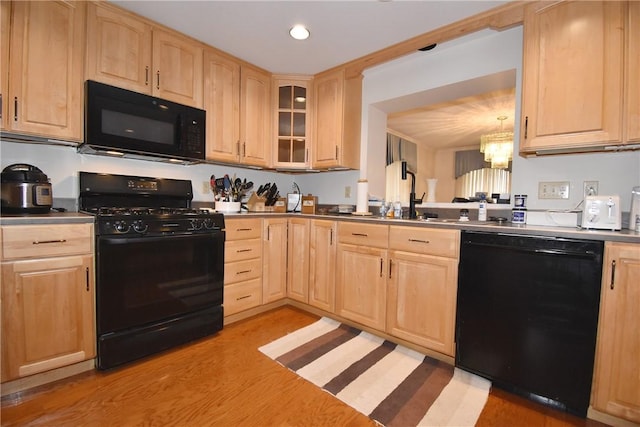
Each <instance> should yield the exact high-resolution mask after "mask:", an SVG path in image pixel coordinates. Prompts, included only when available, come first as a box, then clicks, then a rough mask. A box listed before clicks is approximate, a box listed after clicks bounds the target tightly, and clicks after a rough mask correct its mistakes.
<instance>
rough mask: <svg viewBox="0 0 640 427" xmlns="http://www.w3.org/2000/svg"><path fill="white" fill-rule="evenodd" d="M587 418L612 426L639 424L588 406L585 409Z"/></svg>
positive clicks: (630, 426)
mask: <svg viewBox="0 0 640 427" xmlns="http://www.w3.org/2000/svg"><path fill="white" fill-rule="evenodd" d="M587 418H589V419H592V420H596V421H600V422H601V423H605V424H608V425H610V426H613V427H638V426H640V424H637V423H634V422H632V421H627V420H624V419H622V418H618V417H614V416H613V415H609V414H605V413H604V412H600V411H598V410H596V409H593V408H592V407H591V406H589V409H588V410H587Z"/></svg>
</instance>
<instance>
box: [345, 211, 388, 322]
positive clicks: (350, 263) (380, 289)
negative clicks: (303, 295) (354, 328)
mask: <svg viewBox="0 0 640 427" xmlns="http://www.w3.org/2000/svg"><path fill="white" fill-rule="evenodd" d="M388 239H389V227H388V226H386V225H378V224H361V223H355V222H340V223H339V224H338V249H337V263H336V271H337V276H336V314H337V315H339V316H342V317H344V318H347V319H350V320H353V321H354V322H358V323H360V324H362V325H365V326H369V327H371V328H374V329H378V330H381V331H384V329H385V323H386V311H387V266H388V262H387V244H388Z"/></svg>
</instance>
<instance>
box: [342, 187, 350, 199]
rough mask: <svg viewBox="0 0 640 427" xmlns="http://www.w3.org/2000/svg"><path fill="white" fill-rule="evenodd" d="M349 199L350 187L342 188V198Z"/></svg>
mask: <svg viewBox="0 0 640 427" xmlns="http://www.w3.org/2000/svg"><path fill="white" fill-rule="evenodd" d="M350 197H351V186H350V185H347V186H345V187H344V198H345V199H348V198H350Z"/></svg>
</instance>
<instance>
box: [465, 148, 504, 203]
mask: <svg viewBox="0 0 640 427" xmlns="http://www.w3.org/2000/svg"><path fill="white" fill-rule="evenodd" d="M455 162H456V165H455V177H456V178H458V177H460V176H462V175H464V174H465V173H467V172H470V171H474V170H476V169H484V168H490V167H491V162H485V161H484V154H483V153H481V152H480V151H478V150H467V151H456V160H455ZM505 170H507V171H509V172H511V162H509V167H508V168H507V169H505ZM494 193H497V191H494Z"/></svg>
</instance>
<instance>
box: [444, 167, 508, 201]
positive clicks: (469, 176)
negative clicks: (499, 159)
mask: <svg viewBox="0 0 640 427" xmlns="http://www.w3.org/2000/svg"><path fill="white" fill-rule="evenodd" d="M479 192H484V193H486V194H487V198H490V197H491V194H492V193H511V172H509V171H508V170H506V169H491V168H482V169H476V170H473V171H470V172H467V173H465V174H464V175H462V176H460V177H458V178H456V193H455V194H456V196H457V197H465V198H468V197H475V195H476V193H479Z"/></svg>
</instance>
